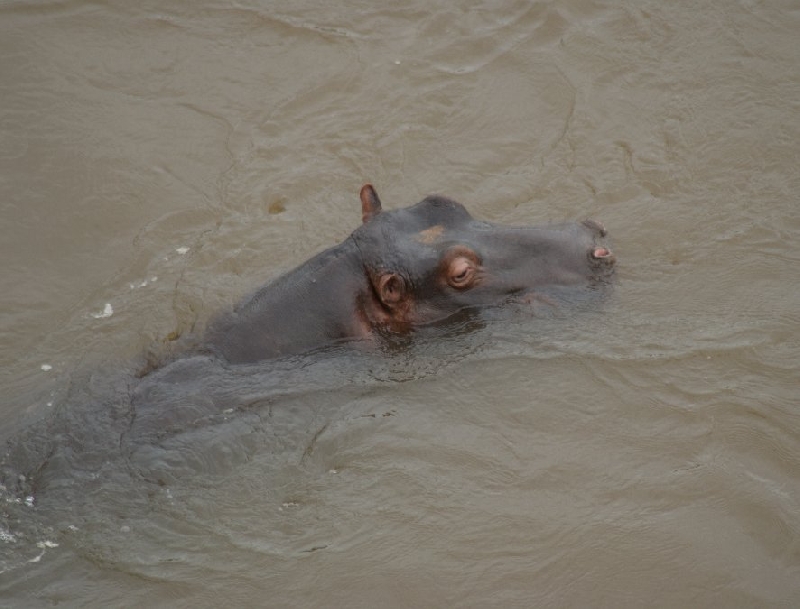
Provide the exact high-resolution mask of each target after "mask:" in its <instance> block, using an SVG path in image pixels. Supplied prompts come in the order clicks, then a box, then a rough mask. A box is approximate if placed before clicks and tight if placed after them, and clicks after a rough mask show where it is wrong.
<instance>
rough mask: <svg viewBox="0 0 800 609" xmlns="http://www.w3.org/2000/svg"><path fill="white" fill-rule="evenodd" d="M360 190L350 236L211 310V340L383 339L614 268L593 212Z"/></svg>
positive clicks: (218, 343) (220, 349) (228, 348)
mask: <svg viewBox="0 0 800 609" xmlns="http://www.w3.org/2000/svg"><path fill="white" fill-rule="evenodd" d="M360 198H361V217H362V224H361V225H360V226H359V227H358V228H356V229H355V230H354V231H353V233H352V234H351V235H350V236H349V237H348V238H347V239H345V240H344V241H343V242H342V243H340V244H339V245H336V246H334V247H332V248H330V249H328V250H326V251H323V252H321V253H320V254H317V255H316V256H314V257H313V258H311V259H310V260H308V261H307V262H306V263H304V264H302V265H301V266H299V267H298V268H296V269H294V270H293V271H290V272H288V273H287V274H285V275H283V276H282V277H280V278H278V279H277V280H275V281H274V282H272V283H270V284H268V285H266V286H264V287H263V288H261V289H259V290H258V291H257V292H255V293H254V294H253V295H252V296H251V297H249V298H248V299H246V300H245V301H244V302H242V303H241V304H240V305H238V306H237V307H235V308H234V309H233V311H231V312H229V313H227V314H225V315H223V316H221V317H219V318H218V319H216V320H215V321H213V322H212V323H211V324H210V325H209V328H208V329H207V331H206V335H205V343H204V345H205V348H206V349H208V350H209V351H211V352H212V353H214V354H216V355H218V356H220V357H222V358H224V359H225V360H227V361H229V362H231V363H246V362H256V361H259V360H263V359H268V358H275V357H279V356H285V355H293V354H300V353H303V352H307V351H310V350H312V349H314V348H316V347H320V346H323V345H326V344H330V343H333V342H337V341H347V340H375V339H376V337H378V336H381V335H386V333H392V334H406V333H408V332H409V331H411V330H412V329H413V328H414V327H416V326H420V325H423V324H431V323H434V322H438V321H441V320H446V319H447V318H449V317H451V316H453V315H455V314H456V313H458V312H461V311H464V310H465V309H470V308H475V307H483V306H487V305H497V304H500V303H503V302H505V301H509V300H514V299H524V298H530V297H531V295H532V294H535V293H536V291H538V290H541V289H543V288H546V287H548V286H569V285H587V284H591V283H594V282H598V281H603V280H604V279H605V278H607V277H608V276H609V275H610V274H611V273H612V271H613V267H614V262H615V257H614V255H613V254H612V253H611V250H610V249H609V248H608V247H606V246H605V245H603V244H602V239H603V237H605V234H606V231H605V229H604V228H603V226H602V225H601V224H600V223H598V222H595V221H593V220H585V221H583V222H571V223H564V224H552V225H546V226H541V227H514V226H503V225H500V224H494V223H490V222H485V221H482V220H476V219H475V218H473V217H472V216H471V215H470V214H469V212H468V211H467V210H466V209H465V208H464V206H463V205H461V204H460V203H457V202H456V201H453V200H452V199H448V198H446V197H443V196H428V197H427V198H425V199H423V200H422V201H420V202H419V203H417V204H416V205H412V206H410V207H406V208H403V209H395V210H392V211H385V210H384V209H383V206H382V204H381V201H380V199H379V198H378V193H377V192H376V191H375V188H374V187H373V186H372V185H371V184H365V185H364V186H363V187H362V188H361V193H360Z"/></svg>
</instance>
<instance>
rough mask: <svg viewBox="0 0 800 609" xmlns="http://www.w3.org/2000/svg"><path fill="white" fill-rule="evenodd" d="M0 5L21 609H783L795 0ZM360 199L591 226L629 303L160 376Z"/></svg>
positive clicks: (12, 547)
mask: <svg viewBox="0 0 800 609" xmlns="http://www.w3.org/2000/svg"><path fill="white" fill-rule="evenodd" d="M0 15H1V17H0V32H1V33H0V50H2V53H3V57H4V58H5V60H6V61H4V62H3V67H2V74H3V78H2V79H0V87H2V91H3V100H4V101H3V104H2V108H0V200H2V201H3V203H2V207H0V210H2V218H3V226H4V232H3V237H4V238H3V239H2V240H0V253H2V255H3V259H4V272H3V273H2V274H0V307H1V308H2V311H3V316H2V318H1V319H0V332H1V334H0V336H1V337H2V341H3V346H4V349H2V350H0V386H2V394H0V395H2V403H0V422H2V423H0V429H2V438H3V440H6V439H8V440H9V444H8V445H7V446H8V448H7V454H6V455H5V457H4V458H3V462H4V463H5V465H4V470H5V471H6V473H7V475H6V476H5V477H4V478H3V481H4V484H5V486H4V487H3V488H2V489H0V499H1V500H2V501H3V509H2V511H0V514H2V520H1V521H0V569H2V570H3V572H2V574H0V591H1V592H2V597H3V599H4V600H6V599H7V600H6V602H7V603H10V604H11V605H13V606H15V607H26V606H30V607H40V606H44V605H50V604H56V603H58V604H60V605H61V606H81V607H83V606H98V607H99V606H102V607H108V606H189V605H191V606H217V605H220V604H221V603H223V602H224V603H225V604H235V605H240V606H263V605H264V602H265V598H269V604H270V606H275V607H308V606H349V607H374V606H387V607H407V606H436V607H442V606H464V607H486V606H498V605H502V606H526V607H527V606H532V605H534V606H554V607H570V606H577V607H585V606H615V607H625V606H630V607H640V606H643V605H645V604H646V605H647V606H663V607H675V606H715V607H716V606H734V607H739V606H759V607H791V606H795V605H796V604H797V601H798V599H800V584H799V583H798V582H800V551H799V550H798V547H797V543H796V539H797V538H798V534H799V533H800V518H799V517H798V514H800V509H798V507H800V506H798V501H800V500H799V499H798V497H800V479H799V478H798V474H797V471H798V469H799V468H798V461H800V451H799V450H798V446H800V438H799V437H798V435H799V432H798V430H799V429H800V420H798V417H799V416H800V415H798V410H797V407H796V403H797V397H796V393H797V391H796V364H795V362H797V361H798V359H799V358H800V352H799V350H798V344H800V341H798V333H797V327H798V320H800V318H799V317H798V314H797V310H798V299H799V297H798V293H797V290H796V289H795V288H794V286H795V285H797V284H798V279H800V277H799V276H798V275H800V273H798V270H797V263H798V254H797V248H796V246H795V244H796V243H797V240H798V235H800V220H798V215H797V213H796V209H797V194H796V193H797V192H798V191H800V177H798V173H797V171H796V167H797V161H798V158H800V144H798V142H800V133H798V131H799V130H800V127H799V126H800V120H798V119H800V116H799V115H798V114H799V113H800V109H798V106H797V104H796V103H795V100H796V99H798V96H800V75H798V71H797V66H798V65H800V63H799V62H800V50H798V47H797V44H796V33H797V31H798V30H800V27H798V26H800V14H799V13H798V12H797V11H796V10H795V9H794V8H793V7H792V6H790V5H789V4H786V3H784V5H783V6H782V5H781V4H780V3H772V4H770V5H768V6H767V5H759V4H757V3H739V4H736V5H732V4H730V3H723V2H711V3H705V4H703V5H701V6H696V5H692V6H688V5H687V6H682V5H680V4H677V5H676V4H669V5H664V4H663V3H644V4H642V3H639V4H637V5H636V6H635V7H632V6H622V5H619V6H614V5H611V6H609V5H607V4H602V5H601V4H598V3H593V2H568V3H558V2H550V3H536V4H530V3H526V2H507V3H487V4H483V5H470V6H469V7H466V6H464V7H460V6H457V5H453V3H441V5H435V4H434V5H432V4H430V3H426V4H417V5H415V4H413V3H412V4H406V5H404V6H403V7H395V8H385V7H378V6H376V7H374V8H373V7H368V6H356V5H355V4H353V3H350V4H347V5H341V4H330V5H328V4H324V5H322V4H320V3H317V2H299V3H298V2H295V3H293V4H292V6H291V7H289V8H286V7H279V6H271V5H269V3H267V4H266V5H265V4H264V3H260V4H256V3H249V4H248V3H244V4H242V3H239V4H237V5H235V6H234V5H228V4H225V3H222V4H214V5H205V6H202V7H201V6H200V5H198V4H197V3H192V4H185V3H181V2H173V3H169V4H168V5H166V6H165V5H164V4H163V3H158V4H152V5H151V4H149V3H144V4H142V3H139V4H136V5H135V6H134V5H128V4H115V3H113V2H112V3H110V4H109V3H106V4H104V5H102V6H100V5H94V4H89V3H85V2H81V1H80V0H78V1H76V2H67V3H28V2H25V3H22V2H7V3H5V4H4V5H3V6H2V8H0ZM365 181H371V182H374V183H375V184H376V185H377V186H378V188H379V190H380V192H381V196H382V199H383V201H384V203H385V205H386V206H387V207H398V206H403V205H407V204H410V203H414V202H416V201H418V200H419V199H421V198H422V196H424V195H425V194H427V193H430V192H440V193H442V194H446V195H449V196H452V197H454V198H456V199H458V200H460V201H462V202H463V203H464V204H465V205H466V206H467V207H468V209H469V210H470V211H471V212H472V213H473V214H474V215H475V216H476V217H480V218H485V219H488V220H493V221H499V222H504V223H509V224H535V223H539V222H543V221H547V220H572V219H582V218H586V217H594V218H598V219H601V220H602V221H603V222H604V224H605V225H606V226H607V227H608V228H609V229H610V233H611V235H612V237H613V239H614V249H615V252H616V254H617V255H618V257H619V260H620V266H619V269H618V279H619V281H618V285H617V287H616V289H615V290H614V291H613V292H612V293H611V294H609V295H607V298H604V299H600V300H592V299H590V300H589V301H587V302H575V303H570V304H569V305H567V306H563V307H551V306H550V305H548V304H547V303H544V302H534V303H532V304H531V305H530V307H532V309H531V308H526V307H518V308H513V309H512V310H505V309H504V310H502V311H494V312H489V313H487V315H486V316H485V318H481V319H480V320H477V321H476V320H470V319H466V320H463V323H464V324H465V326H464V327H462V326H455V331H453V332H451V333H449V334H448V333H443V332H441V328H439V329H436V330H432V331H430V332H429V333H426V332H421V333H420V334H419V335H418V336H416V337H415V340H414V341H412V342H410V343H404V342H402V341H401V342H400V343H399V344H396V345H394V349H390V350H388V351H387V352H386V353H369V352H358V351H356V352H352V351H347V350H342V351H337V350H333V351H327V352H323V353H318V354H313V355H310V356H305V357H300V358H295V359H291V360H286V361H281V362H275V363H273V364H271V365H270V366H264V367H242V368H225V367H222V366H220V365H219V364H215V363H214V362H212V361H209V360H207V359H203V358H195V359H189V360H184V361H182V362H178V363H175V364H172V365H170V366H168V367H167V368H165V369H163V370H158V371H155V372H152V373H151V374H150V375H148V376H147V377H145V378H144V379H141V380H139V379H137V378H136V372H137V370H138V369H140V368H141V366H142V365H143V364H142V361H143V358H144V359H145V360H146V359H148V358H149V359H152V360H158V359H160V358H163V357H168V356H169V355H168V354H169V351H170V350H171V347H170V345H172V344H173V343H180V342H181V341H182V340H184V339H185V338H186V337H188V336H190V335H191V334H193V333H196V332H199V331H200V330H201V329H202V327H203V325H204V323H205V322H206V320H207V319H208V317H209V316H210V315H211V314H213V313H214V311H217V310H219V309H220V308H221V307H223V306H225V305H226V304H228V303H231V302H233V301H236V300H238V298H239V297H240V296H241V295H242V294H244V293H246V292H248V291H249V290H251V289H253V288H254V287H256V286H258V285H260V284H262V283H263V282H264V281H266V280H268V279H270V278H273V277H275V276H277V275H278V274H279V273H281V272H282V271H285V270H287V269H289V268H291V267H293V266H295V265H296V264H298V263H300V262H302V261H303V260H304V259H306V258H307V257H309V256H310V255H312V254H313V253H315V252H317V251H319V250H321V249H323V248H325V247H328V246H330V245H332V244H334V243H336V242H338V241H341V240H342V239H343V238H344V237H345V236H347V235H348V234H349V232H350V231H351V230H352V229H353V228H354V227H355V226H356V225H357V223H358V221H359V210H360V208H359V204H358V197H357V193H358V188H359V187H360V185H361V183H362V182H365ZM106 304H108V305H109V306H108V307H106ZM459 329H465V330H466V329H468V330H469V331H467V332H461V331H459ZM176 338H179V339H180V340H178V341H174V339H176ZM20 472H24V474H23V477H22V478H20V477H19V474H20Z"/></svg>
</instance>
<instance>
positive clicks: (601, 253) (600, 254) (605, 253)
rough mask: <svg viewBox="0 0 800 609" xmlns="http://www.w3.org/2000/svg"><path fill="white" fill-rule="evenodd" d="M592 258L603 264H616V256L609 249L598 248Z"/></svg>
mask: <svg viewBox="0 0 800 609" xmlns="http://www.w3.org/2000/svg"><path fill="white" fill-rule="evenodd" d="M591 256H592V258H594V259H595V260H600V261H603V262H614V254H612V253H611V250H610V249H608V248H607V247H596V248H594V249H593V250H592V254H591Z"/></svg>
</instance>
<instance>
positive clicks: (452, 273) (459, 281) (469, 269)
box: [447, 256, 475, 288]
mask: <svg viewBox="0 0 800 609" xmlns="http://www.w3.org/2000/svg"><path fill="white" fill-rule="evenodd" d="M474 280H475V262H474V261H473V260H470V259H469V258H465V257H464V256H457V257H455V258H453V259H452V260H451V261H450V267H449V269H448V272H447V283H449V284H450V285H451V286H453V287H454V288H467V287H469V286H470V285H472V283H473V281H474Z"/></svg>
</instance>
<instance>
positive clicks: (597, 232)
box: [582, 220, 617, 268]
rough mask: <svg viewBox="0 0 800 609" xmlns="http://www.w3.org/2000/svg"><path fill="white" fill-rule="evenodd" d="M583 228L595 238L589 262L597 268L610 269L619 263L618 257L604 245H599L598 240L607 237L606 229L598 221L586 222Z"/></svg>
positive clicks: (590, 250)
mask: <svg viewBox="0 0 800 609" xmlns="http://www.w3.org/2000/svg"><path fill="white" fill-rule="evenodd" d="M582 224H583V226H585V227H586V228H588V229H589V230H590V231H591V233H592V236H593V237H594V239H593V243H592V245H591V247H590V248H589V260H590V262H591V263H592V266H593V267H595V268H610V267H611V266H613V264H614V263H615V262H616V261H617V258H616V256H614V253H613V252H612V251H611V249H610V248H608V247H607V246H606V245H604V244H600V243H597V240H598V239H603V238H604V237H605V236H606V235H607V231H606V227H605V226H603V224H602V223H601V222H598V221H597V220H584V221H583V222H582Z"/></svg>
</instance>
